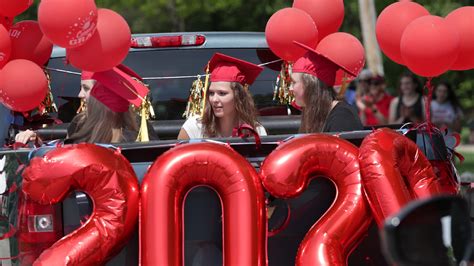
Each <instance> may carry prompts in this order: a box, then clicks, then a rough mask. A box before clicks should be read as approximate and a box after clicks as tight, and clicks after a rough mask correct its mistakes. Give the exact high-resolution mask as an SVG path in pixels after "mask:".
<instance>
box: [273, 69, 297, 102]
mask: <svg viewBox="0 0 474 266" xmlns="http://www.w3.org/2000/svg"><path fill="white" fill-rule="evenodd" d="M292 68H293V64H292V63H290V62H287V61H284V62H283V63H282V64H281V71H280V74H279V75H278V77H277V80H276V82H275V88H274V91H273V100H274V101H275V100H276V101H278V103H280V104H290V103H291V102H292V101H293V100H294V96H293V93H292V92H291V91H290V87H291V74H292Z"/></svg>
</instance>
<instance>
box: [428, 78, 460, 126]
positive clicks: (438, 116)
mask: <svg viewBox="0 0 474 266" xmlns="http://www.w3.org/2000/svg"><path fill="white" fill-rule="evenodd" d="M463 116H464V114H463V112H462V108H461V105H460V104H459V101H458V99H457V97H456V93H455V92H454V90H453V88H452V87H451V85H450V84H449V83H448V82H444V81H442V82H440V83H438V85H437V86H436V87H435V89H434V92H433V101H432V102H431V122H433V124H435V125H436V126H438V127H439V128H442V127H447V128H448V129H449V130H451V131H455V132H460V131H461V126H462V124H461V120H462V118H463Z"/></svg>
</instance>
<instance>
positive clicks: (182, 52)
mask: <svg viewBox="0 0 474 266" xmlns="http://www.w3.org/2000/svg"><path fill="white" fill-rule="evenodd" d="M216 52H221V53H225V54H227V55H230V56H233V57H237V58H240V59H243V60H246V61H249V62H253V63H255V64H262V63H267V62H273V61H275V60H276V59H277V57H276V56H275V55H273V54H272V53H271V52H270V50H269V49H163V50H148V49H147V50H132V51H131V52H130V53H129V55H128V57H127V58H126V60H125V61H124V63H125V64H126V65H127V66H129V67H131V68H132V69H133V70H135V71H136V72H137V73H138V74H139V75H140V76H142V77H146V78H158V79H147V80H146V83H147V84H149V85H150V90H151V97H152V103H153V107H154V110H155V113H156V118H155V119H157V120H173V119H183V117H182V114H183V112H184V110H185V108H186V104H187V99H188V94H189V89H190V88H191V84H192V82H193V81H194V80H195V79H196V76H197V75H198V74H204V67H205V65H206V64H207V62H208V61H209V59H210V58H211V57H212V55H213V54H214V53H216ZM280 64H281V62H275V63H272V64H270V65H266V66H265V69H264V71H263V72H262V74H261V75H260V76H259V77H258V79H257V80H256V81H255V83H254V84H253V85H252V86H251V87H250V88H251V93H252V95H253V96H254V99H255V103H256V105H257V109H259V110H262V111H263V112H265V113H270V114H281V113H278V112H273V113H272V112H267V111H268V110H269V109H272V108H276V109H272V110H281V109H282V107H278V104H277V103H276V102H275V101H273V89H274V85H275V81H276V78H277V75H278V73H279V72H278V68H279V66H280ZM48 67H50V68H59V69H64V70H71V71H75V72H79V70H77V69H74V68H73V67H71V66H70V65H66V64H65V62H64V58H54V59H51V60H50V62H49V64H48ZM50 73H51V79H52V90H53V94H54V95H55V100H56V101H57V104H58V105H61V106H62V107H61V109H60V114H59V117H60V119H62V120H63V121H64V122H68V121H70V119H71V118H72V117H73V116H74V115H75V110H77V108H78V107H79V102H78V100H77V99H72V98H68V97H76V96H77V94H78V93H79V84H80V77H79V76H78V75H73V74H67V73H61V72H57V71H50ZM180 76H192V77H187V78H173V77H180ZM202 80H203V81H204V77H202ZM284 109H285V108H284V107H283V110H284Z"/></svg>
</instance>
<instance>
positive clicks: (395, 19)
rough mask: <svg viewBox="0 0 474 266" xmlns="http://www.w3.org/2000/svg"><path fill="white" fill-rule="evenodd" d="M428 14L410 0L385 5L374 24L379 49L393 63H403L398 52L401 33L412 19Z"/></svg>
mask: <svg viewBox="0 0 474 266" xmlns="http://www.w3.org/2000/svg"><path fill="white" fill-rule="evenodd" d="M429 14H430V13H429V12H428V10H426V9H425V8H424V7H423V6H422V5H420V4H417V3H415V2H410V1H400V2H397V3H393V4H391V5H389V6H388V7H386V8H385V9H384V10H383V11H382V13H380V15H379V17H378V18H377V23H376V25H375V33H376V36H377V41H378V43H379V46H380V49H381V50H382V51H383V52H384V54H385V55H386V56H387V57H388V58H390V59H392V60H393V61H394V62H395V63H398V64H401V65H403V64H405V63H404V62H403V59H402V55H401V52H400V41H401V39H402V34H403V32H404V31H405V28H406V27H407V26H408V24H410V23H411V22H412V21H413V20H415V19H417V18H419V17H422V16H428V15H429Z"/></svg>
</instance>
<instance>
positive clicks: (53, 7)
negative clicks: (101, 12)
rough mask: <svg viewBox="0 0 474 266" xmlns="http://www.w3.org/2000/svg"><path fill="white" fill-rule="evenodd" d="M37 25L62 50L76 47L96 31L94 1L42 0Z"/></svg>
mask: <svg viewBox="0 0 474 266" xmlns="http://www.w3.org/2000/svg"><path fill="white" fill-rule="evenodd" d="M38 23H39V25H40V27H41V30H42V31H43V33H44V35H46V37H48V39H49V40H50V41H51V42H52V43H54V44H56V45H59V46H61V47H64V48H73V47H78V46H81V45H83V44H84V43H86V42H87V41H88V40H89V39H90V38H91V37H92V35H93V34H94V32H95V30H96V26H97V7H96V5H95V2H94V0H68V1H64V0H42V1H41V2H40V4H39V7H38Z"/></svg>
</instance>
